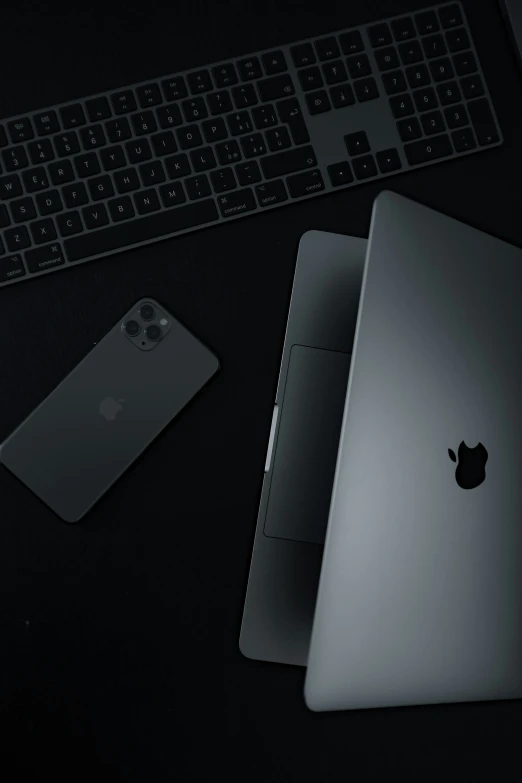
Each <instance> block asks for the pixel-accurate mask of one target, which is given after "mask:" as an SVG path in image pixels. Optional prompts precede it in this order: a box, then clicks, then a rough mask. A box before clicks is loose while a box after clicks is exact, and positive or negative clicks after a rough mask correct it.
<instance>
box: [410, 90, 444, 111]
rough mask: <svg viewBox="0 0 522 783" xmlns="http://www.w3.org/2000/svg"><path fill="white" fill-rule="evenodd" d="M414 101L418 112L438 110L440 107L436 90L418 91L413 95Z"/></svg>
mask: <svg viewBox="0 0 522 783" xmlns="http://www.w3.org/2000/svg"><path fill="white" fill-rule="evenodd" d="M413 100H414V101H415V106H416V107H417V111H429V110H430V109H436V108H437V106H438V105H439V102H438V100H437V96H436V94H435V90H434V89H432V88H431V87H427V88H426V89H425V90H416V91H415V92H414V93H413Z"/></svg>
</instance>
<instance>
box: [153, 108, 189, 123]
mask: <svg viewBox="0 0 522 783" xmlns="http://www.w3.org/2000/svg"><path fill="white" fill-rule="evenodd" d="M156 116H157V118H158V122H159V124H160V128H175V127H177V126H178V125H181V123H182V122H183V117H182V116H181V111H180V108H179V106H178V105H177V103H171V104H170V106H161V107H160V108H159V109H156Z"/></svg>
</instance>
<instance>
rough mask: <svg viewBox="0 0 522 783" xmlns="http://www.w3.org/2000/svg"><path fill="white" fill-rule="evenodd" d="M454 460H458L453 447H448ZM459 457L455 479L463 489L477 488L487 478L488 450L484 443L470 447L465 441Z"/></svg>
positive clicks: (461, 446)
mask: <svg viewBox="0 0 522 783" xmlns="http://www.w3.org/2000/svg"><path fill="white" fill-rule="evenodd" d="M448 454H449V456H450V459H451V460H452V462H457V457H456V456H455V452H454V451H453V449H448ZM458 454H459V457H458V462H457V468H456V470H455V480H456V482H457V484H458V485H459V487H462V489H475V487H478V486H479V484H482V482H483V481H484V479H485V478H486V462H487V461H488V452H487V450H486V448H485V447H484V446H483V445H482V443H478V444H477V445H476V446H475V447H474V448H472V449H470V447H469V446H466V444H465V443H464V441H462V443H461V444H460V446H459V452H458Z"/></svg>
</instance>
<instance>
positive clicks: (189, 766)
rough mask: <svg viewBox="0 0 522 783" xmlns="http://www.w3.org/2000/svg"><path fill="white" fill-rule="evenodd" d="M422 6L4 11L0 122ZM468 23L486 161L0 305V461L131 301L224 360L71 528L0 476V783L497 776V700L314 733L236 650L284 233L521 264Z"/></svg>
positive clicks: (492, 50)
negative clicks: (490, 256)
mask: <svg viewBox="0 0 522 783" xmlns="http://www.w3.org/2000/svg"><path fill="white" fill-rule="evenodd" d="M426 5H427V3H425V2H422V0H420V1H417V2H415V1H414V0H402V1H401V0H381V1H380V2H378V1H377V0H375V1H371V0H352V2H343V3H334V2H324V0H322V1H320V2H314V3H312V2H308V1H306V2H305V1H304V0H300V1H299V2H297V1H296V2H289V1H288V0H286V1H285V0H265V1H264V2H263V3H260V2H251V0H234V2H229V3H221V2H219V3H218V2H210V1H209V2H203V0H192V2H182V3H175V2H173V3H168V4H167V3H165V4H164V6H163V5H162V6H159V5H158V7H155V4H154V3H151V2H148V3H147V2H141V3H135V2H126V3H120V4H118V6H117V8H115V7H114V6H108V7H107V9H106V10H105V12H101V11H99V10H98V9H97V8H96V7H92V8H91V7H90V5H89V4H83V5H82V4H74V3H71V4H70V5H69V7H68V8H67V7H66V6H64V7H63V8H62V9H61V11H60V13H57V12H56V13H55V12H54V11H53V12H51V9H50V8H48V7H47V6H46V4H45V3H44V4H40V5H39V6H36V5H35V4H30V3H25V2H18V3H16V4H13V7H12V8H11V9H7V8H5V6H4V7H3V9H2V13H1V32H0V36H1V53H0V61H1V63H2V79H1V83H0V114H1V115H2V116H3V117H8V116H10V115H12V114H17V113H22V112H24V111H29V110H33V109H37V108H40V107H41V108H44V107H47V106H50V105H52V104H53V103H59V102H62V101H68V100H73V99H75V98H77V97H82V96H84V95H87V94H90V93H95V92H99V91H103V90H106V89H112V88H115V89H116V88H118V87H121V86H125V85H128V84H132V83H133V82H135V81H141V80H145V79H147V78H149V77H150V78H152V77H156V76H161V75H163V74H168V73H175V72H176V70H181V69H184V68H191V67H197V66H199V65H206V64H207V63H212V62H214V61H216V60H226V59H227V58H229V57H234V56H238V55H241V54H247V53H249V52H252V51H255V50H256V49H260V48H268V47H272V46H274V47H276V46H277V45H278V44H282V43H286V42H289V41H292V40H296V39H299V38H304V37H308V36H314V35H321V34H324V33H327V32H329V31H334V30H336V29H338V28H340V27H348V26H350V25H352V24H359V23H364V22H371V21H375V20H379V19H380V18H382V17H384V16H389V15H392V14H399V13H402V12H409V11H412V10H418V9H419V8H422V7H423V6H426ZM465 6H466V10H467V12H468V18H469V21H470V25H471V27H472V32H473V34H474V37H475V43H476V46H477V49H478V52H479V56H480V57H481V60H482V65H483V68H484V72H485V75H486V78H487V81H488V84H489V87H490V90H491V93H492V97H493V101H494V104H495V107H496V110H497V113H498V116H499V120H500V123H501V126H502V130H503V133H504V138H505V143H504V145H503V146H502V147H499V148H497V149H492V150H489V151H486V152H483V153H481V154H480V155H471V156H467V157H463V158H461V159H460V160H456V161H453V162H447V163H441V164H439V165H437V166H430V167H427V168H424V169H421V170H419V171H415V172H413V173H408V174H401V175H400V176H396V177H391V178H389V179H387V180H385V181H384V182H383V181H379V182H375V183H370V184H366V185H362V186H360V187H357V188H354V189H351V190H348V191H345V192H339V193H336V194H333V195H330V196H324V197H320V198H317V199H312V200H309V201H306V202H304V203H300V204H297V205H293V206H287V207H285V208H284V209H281V210H274V211H271V212H269V213H268V214H262V215H256V216H253V217H250V218H244V219H242V220H239V221H236V222H234V223H233V225H223V226H218V227H214V228H210V229H206V230H204V231H200V232H198V233H194V234H189V235H186V236H184V237H180V238H178V239H172V240H167V241H164V242H161V243H158V244H156V245H153V246H150V247H147V248H144V249H136V250H133V251H130V252H127V253H122V254H119V255H115V256H112V257H110V258H107V259H105V260H101V261H96V262H92V263H89V264H85V265H82V266H80V267H77V268H75V269H71V270H68V271H66V272H59V273H56V274H52V275H49V276H47V277H41V278H39V279H37V280H34V281H31V282H27V283H20V284H17V285H14V286H10V287H8V288H4V289H2V290H1V291H0V330H1V338H0V440H3V439H4V437H5V436H6V435H7V434H9V432H10V431H11V430H12V429H13V428H14V427H15V426H16V425H17V424H18V423H19V422H20V421H21V420H22V419H23V418H24V417H25V416H27V415H28V413H29V412H30V411H31V410H32V409H33V408H34V407H35V406H36V405H37V404H38V403H39V402H40V401H41V399H42V398H43V397H44V396H45V395H47V394H48V393H49V392H50V391H51V390H52V389H53V388H54V387H55V386H56V384H57V383H58V382H59V381H60V380H61V379H62V378H63V377H64V376H65V375H66V374H67V373H68V372H69V371H70V370H71V369H72V368H73V367H74V366H75V365H76V364H77V362H78V361H79V360H80V359H81V358H82V357H83V356H84V355H85V353H87V351H88V350H89V349H90V348H91V347H92V346H93V343H94V342H95V341H96V340H97V339H99V338H100V336H101V335H103V333H104V332H105V331H106V330H107V329H108V328H110V327H111V326H112V325H113V324H114V323H115V322H116V320H117V319H118V318H119V317H120V315H121V314H122V313H123V312H125V311H126V309H128V307H130V305H132V303H133V302H134V301H136V300H138V299H139V298H140V297H142V296H145V295H147V296H153V297H155V298H157V299H158V300H160V301H162V302H164V303H165V305H166V306H167V307H168V309H169V310H170V311H171V312H173V313H174V314H175V315H176V316H178V317H179V318H180V319H181V320H182V321H183V322H184V323H186V324H187V325H188V326H189V328H190V329H191V330H192V331H193V332H194V333H195V334H196V335H197V336H198V337H200V338H201V339H202V340H203V341H204V342H205V343H206V344H207V345H209V347H210V348H211V349H212V350H214V351H215V353H216V354H217V355H218V356H219V358H220V360H221V363H222V371H221V373H220V374H219V375H218V376H217V377H216V378H215V380H213V381H212V383H211V384H210V385H209V386H208V387H207V388H206V389H205V390H204V392H203V393H202V394H201V395H200V396H199V397H198V398H197V399H196V400H194V402H193V403H192V404H191V405H190V406H189V407H188V409H186V410H185V411H184V412H183V414H182V415H181V416H180V417H179V419H178V420H177V421H176V422H175V423H174V425H173V426H172V427H171V428H169V430H168V431H167V432H166V433H164V434H163V435H162V436H160V438H159V439H158V440H157V441H156V442H155V443H154V445H153V447H152V448H151V449H150V450H149V452H148V453H147V454H146V455H145V456H144V457H143V459H141V460H140V461H139V463H138V464H137V465H136V466H135V467H134V468H133V469H132V471H131V473H129V474H128V475H127V476H126V477H124V478H123V479H122V480H121V482H120V483H119V484H118V486H117V487H115V488H114V490H113V491H111V492H110V493H109V494H108V495H107V496H106V498H105V499H104V500H103V501H102V503H100V504H99V506H98V507H97V508H96V509H95V511H93V513H92V515H90V516H89V517H87V518H86V519H85V521H84V522H83V523H81V524H80V525H77V526H67V525H65V524H64V523H62V522H61V521H60V520H59V519H57V518H56V517H55V516H54V515H53V514H52V512H50V511H49V510H48V509H47V508H45V507H44V506H43V505H42V504H41V503H40V501H38V500H37V499H36V498H35V497H33V496H31V495H30V493H29V492H28V491H27V490H26V489H25V488H24V487H23V486H22V485H21V484H19V483H18V482H16V481H15V480H13V479H12V477H10V476H9V475H8V474H7V473H6V472H5V471H3V470H2V471H0V678H1V680H0V681H1V688H0V728H1V730H2V731H1V734H0V736H1V749H2V753H1V759H2V766H3V767H4V769H7V767H8V764H12V765H13V766H11V769H12V770H13V772H12V777H10V778H8V777H6V778H5V779H6V781H7V780H8V779H9V780H13V781H14V780H26V779H27V780H31V781H34V780H37V779H39V778H38V777H37V776H38V775H42V774H43V773H44V772H45V773H46V776H47V777H48V778H49V779H52V780H53V781H58V780H68V781H69V780H74V781H75V783H79V782H80V781H84V780H85V781H87V780H88V781H94V780H96V781H98V780H105V779H107V780H111V781H114V783H116V782H119V781H125V782H126V783H127V782H129V783H131V782H132V783H135V782H137V781H139V782H140V783H142V782H143V781H147V783H149V781H150V782H151V783H152V782H154V783H163V781H175V780H176V781H193V780H194V781H212V780H215V779H217V778H218V777H219V778H223V779H229V780H242V781H249V782H252V783H254V781H256V782H257V781H262V782H263V783H280V782H281V783H283V781H284V783H287V782H288V783H290V782H293V781H300V782H301V781H303V780H317V781H321V783H322V782H323V781H330V780H332V781H338V780H339V781H341V780H355V781H363V780H374V779H375V780H386V779H388V778H389V777H391V776H392V775H394V774H396V775H400V776H401V778H402V779H415V780H424V779H425V778H426V777H427V776H428V775H433V774H435V775H437V776H439V775H440V776H443V778H444V779H446V778H447V779H453V778H452V775H455V779H456V776H457V774H458V776H459V779H461V780H473V781H476V780H482V779H489V780H491V779H493V777H492V773H491V771H490V766H491V765H494V766H495V767H497V779H501V780H503V781H506V780H512V779H515V778H514V777H513V776H512V775H513V773H512V772H508V771H507V770H508V768H509V764H510V763H513V762H514V761H517V762H518V756H517V755H516V752H517V748H518V746H519V734H520V719H521V717H522V712H521V706H520V703H519V702H504V703H491V704H469V705H459V706H451V705H447V706H438V707H422V708H408V709H395V710H377V711H367V712H353V713H344V714H343V713H337V714H323V715H319V714H313V713H311V712H308V711H307V709H306V707H305V705H304V701H303V696H302V689H303V680H304V672H303V671H302V670H301V669H297V668H292V667H286V666H278V665H271V664H262V663H256V662H253V661H250V660H246V659H244V658H243V657H242V656H241V654H240V652H239V649H238V634H239V626H240V620H241V612H242V605H243V599H244V593H245V586H246V579H247V575H248V567H249V560H250V553H251V546H252V541H253V533H254V527H255V519H256V510H257V504H258V500H259V494H260V488H261V480H262V474H263V467H264V460H265V452H266V446H267V438H268V430H269V427H270V421H271V415H272V403H273V398H274V393H275V386H276V381H277V372H278V366H279V361H280V354H281V349H282V341H283V336H284V327H285V321H286V315H287V307H288V302H289V295H290V290H291V284H292V275H293V270H294V264H295V257H296V249H297V244H298V241H299V238H300V236H301V235H302V234H303V233H304V232H305V231H307V230H308V229H312V228H313V229H319V230H322V231H333V232H339V233H344V234H353V235H356V236H366V235H367V232H368V227H369V219H370V213H371V206H372V202H373V199H374V198H375V196H376V195H377V193H378V192H379V191H380V190H381V189H382V188H383V187H387V188H390V189H392V190H395V191H397V192H399V193H402V194H403V195H405V196H408V197H410V198H413V199H416V200H419V201H421V202H422V203H424V204H426V205H428V206H430V207H433V208H435V209H437V210H440V211H442V212H445V213H447V214H449V215H451V216H453V217H456V218H458V219H461V220H463V221H465V222H467V223H470V224H471V225H473V226H476V227H478V228H480V229H482V230H484V231H488V232H490V233H491V234H494V235H496V236H498V237H501V238H502V239H505V240H507V241H510V242H513V243H515V244H517V245H520V246H522V198H521V195H522V184H521V174H522V143H521V139H522V133H521V125H522V123H521V118H522V89H521V74H520V72H519V70H518V67H517V64H516V60H515V57H514V54H513V52H512V50H511V48H510V45H509V42H508V38H507V34H506V31H505V28H504V25H503V22H502V19H501V16H500V12H499V10H498V7H497V3H496V1H495V0H473V2H471V0H468V1H467V2H465ZM123 489H124V491H123ZM499 765H500V766H501V767H503V766H504V765H506V771H505V772H504V773H502V772H499V770H498V766H499ZM513 769H516V767H514V768H513ZM1 774H4V773H1ZM518 776H519V770H518V774H517V779H518Z"/></svg>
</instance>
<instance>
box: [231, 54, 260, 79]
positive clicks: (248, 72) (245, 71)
mask: <svg viewBox="0 0 522 783" xmlns="http://www.w3.org/2000/svg"><path fill="white" fill-rule="evenodd" d="M237 69H238V71H239V75H240V77H241V79H242V80H243V81H244V82H248V81H250V80H251V79H259V78H260V77H261V76H262V75H263V72H262V70H261V63H260V62H259V58H257V57H247V58H246V59H244V60H238V62H237Z"/></svg>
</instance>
